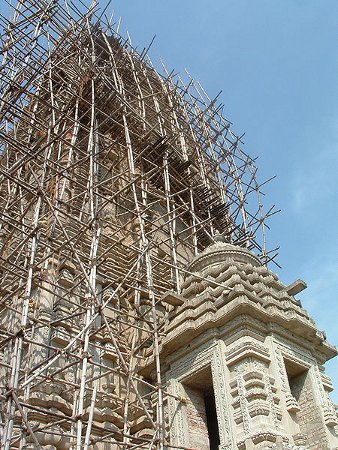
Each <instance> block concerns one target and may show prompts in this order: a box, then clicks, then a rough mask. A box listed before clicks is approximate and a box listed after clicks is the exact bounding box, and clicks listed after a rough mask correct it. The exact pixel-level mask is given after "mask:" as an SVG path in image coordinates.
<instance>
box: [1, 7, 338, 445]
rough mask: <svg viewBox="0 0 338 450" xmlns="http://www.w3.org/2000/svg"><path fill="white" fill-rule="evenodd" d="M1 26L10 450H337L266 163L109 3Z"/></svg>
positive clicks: (314, 335)
mask: <svg viewBox="0 0 338 450" xmlns="http://www.w3.org/2000/svg"><path fill="white" fill-rule="evenodd" d="M9 3H11V4H12V5H13V6H12V9H11V15H10V19H7V18H5V17H2V16H1V13H0V16H1V23H2V24H4V30H3V32H2V34H1V49H0V50H1V51H0V54H1V55H2V61H1V66H0V75H1V77H0V264H1V268H0V313H1V314H0V439H1V444H0V447H1V450H12V449H20V450H35V449H38V450H82V449H83V450H89V449H93V450H132V449H146V450H173V449H176V450H177V449H179V450H187V449H189V450H192V449H194V450H214V449H221V450H225V449H226V450H244V449H245V450H253V449H264V450H265V449H268V448H269V449H270V448H278V449H279V450H282V449H283V450H291V449H294V450H295V449H299V450H300V449H311V450H324V449H325V450H326V449H330V450H331V449H334V448H336V447H337V443H336V440H337V437H336V428H335V427H336V413H335V410H334V408H333V406H332V404H331V403H330V401H329V399H328V396H327V392H329V391H330V389H331V385H330V381H329V379H328V377H326V376H325V374H324V371H323V369H322V366H321V365H322V364H323V363H324V362H325V361H326V360H327V359H329V358H331V357H333V356H334V355H335V354H336V350H335V349H334V348H333V347H331V346H330V345H328V344H327V343H326V341H325V337H324V335H323V334H322V333H320V332H319V331H318V330H317V328H316V326H315V324H314V322H313V321H312V320H311V319H310V318H309V317H308V315H307V313H306V311H305V310H304V309H303V308H302V307H301V305H300V304H299V302H298V301H297V300H295V299H294V297H293V295H296V293H297V292H298V291H299V290H300V289H301V288H303V287H304V283H302V282H299V281H297V282H295V283H294V284H293V285H290V286H287V287H285V286H283V285H282V284H281V283H280V282H279V281H278V278H277V277H276V276H275V275H274V274H272V272H271V271H270V270H269V269H268V268H267V267H268V265H269V267H270V265H272V264H273V262H274V261H275V257H276V256H277V252H276V249H274V248H273V247H274V246H272V249H271V247H269V246H268V244H267V243H268V239H267V237H266V230H267V226H266V222H267V221H268V219H269V217H270V216H271V215H273V214H274V213H275V212H277V211H275V209H274V207H270V206H267V207H265V206H263V203H262V195H263V192H262V187H263V186H264V185H265V183H266V182H260V181H259V180H258V176H257V167H256V165H255V159H254V158H252V157H251V156H250V155H248V154H246V153H245V152H244V151H243V149H242V144H243V143H242V140H241V136H238V135H236V134H235V133H234V132H233V131H232V127H231V123H230V122H229V120H228V119H226V118H225V117H224V116H223V113H222V110H223V105H221V104H219V103H218V96H217V97H216V98H214V99H211V98H209V97H208V95H207V93H206V92H205V91H204V89H203V88H202V86H201V85H200V83H198V82H197V81H195V80H193V79H192V78H191V77H190V76H189V75H188V76H187V80H182V78H181V77H179V76H176V75H174V73H173V72H170V71H168V70H167V69H166V68H165V67H163V69H161V70H162V72H161V73H160V72H159V71H158V70H156V69H155V68H154V66H153V65H152V63H151V61H150V59H149V57H148V55H147V50H146V49H144V50H143V51H142V52H141V53H138V52H137V50H136V49H135V48H134V47H133V46H132V44H131V42H130V39H125V38H124V37H123V36H121V35H120V34H119V31H118V30H119V26H118V25H117V29H116V28H115V27H114V25H113V22H112V21H110V20H107V21H105V17H106V16H105V13H104V11H103V12H102V11H100V9H99V3H100V2H96V1H93V2H89V1H88V3H90V4H89V5H88V8H87V9H86V8H85V6H84V4H83V2H82V1H81V2H78V1H74V0H55V1H50V0H39V1H37V0H20V1H18V2H17V3H16V4H15V2H9Z"/></svg>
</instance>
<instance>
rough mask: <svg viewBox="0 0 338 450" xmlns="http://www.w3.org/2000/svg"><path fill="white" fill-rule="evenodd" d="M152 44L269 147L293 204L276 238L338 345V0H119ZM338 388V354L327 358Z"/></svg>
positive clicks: (131, 25)
mask: <svg viewBox="0 0 338 450" xmlns="http://www.w3.org/2000/svg"><path fill="white" fill-rule="evenodd" d="M112 8H114V11H115V17H116V18H117V17H118V16H122V30H124V31H126V30H128V31H129V33H130V36H131V39H132V42H133V44H134V45H135V46H137V47H138V48H139V50H140V51H141V50H142V49H143V47H147V45H148V43H149V42H150V41H151V39H152V37H153V36H154V35H155V34H156V39H155V42H154V44H153V46H152V48H151V50H150V56H151V59H152V60H153V62H154V63H155V64H156V63H158V62H159V59H160V58H162V59H163V60H164V61H165V63H166V65H167V67H168V68H169V70H171V69H175V70H176V71H179V72H181V73H183V72H184V69H185V68H187V69H188V70H189V72H190V73H191V74H192V76H193V77H194V78H197V79H198V80H199V81H200V82H201V83H202V85H203V86H204V88H205V89H206V90H207V92H208V93H209V95H210V97H213V96H215V95H216V94H217V93H218V92H219V91H220V90H222V91H223V92H222V94H221V98H220V101H221V102H222V103H224V105H225V115H226V116H227V118H229V120H231V121H232V122H233V124H234V126H233V129H234V130H235V132H237V133H238V134H241V133H243V132H244V131H245V132H246V135H245V138H244V141H245V146H244V149H245V150H246V152H247V153H249V154H250V155H252V156H258V157H259V159H258V161H257V165H258V166H259V169H260V176H261V179H262V180H263V179H266V178H269V177H270V176H272V175H277V179H276V180H274V181H273V182H272V183H271V184H270V185H268V186H266V190H265V191H266V194H267V195H266V202H267V204H270V203H276V204H277V205H278V206H279V207H280V208H281V209H282V212H281V213H280V214H279V215H277V216H274V218H273V220H272V221H271V232H270V236H269V241H270V242H271V243H272V244H277V245H280V246H281V249H280V256H279V263H280V264H281V265H282V266H283V268H282V269H281V270H277V269H274V268H272V269H273V270H274V271H276V272H277V273H278V275H279V276H280V278H281V280H282V281H283V282H284V283H285V284H289V283H291V282H292V281H294V280H296V279H297V278H301V279H304V280H305V281H306V282H307V284H308V288H307V289H306V290H305V291H304V292H303V293H302V294H300V295H299V296H298V298H300V299H301V300H302V302H303V306H304V307H305V308H306V309H307V310H308V311H309V312H310V314H311V315H312V317H313V318H314V319H315V320H316V322H317V324H318V326H319V328H320V329H322V330H325V331H326V333H327V336H328V341H329V342H330V343H332V344H335V345H338V326H337V318H338V301H337V293H338V276H337V275H338V252H337V249H338V234H337V220H338V187H337V186H338V183H337V172H338V170H337V169H338V151H337V144H338V98H337V97H338V84H337V75H338V52H337V42H338V26H337V25H338V22H337V17H338V2H337V1H336V0H254V1H253V0H213V1H209V2H206V1H203V0H184V1H179V0H170V1H156V0H142V1H141V0H129V1H127V0H115V1H113V3H112V7H111V9H112ZM327 372H328V374H329V375H330V376H331V377H332V378H333V381H334V385H335V387H336V388H337V392H336V393H335V394H334V395H333V399H334V400H335V401H336V402H337V403H338V360H337V361H331V362H329V363H328V364H327Z"/></svg>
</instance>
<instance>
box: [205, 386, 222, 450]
mask: <svg viewBox="0 0 338 450" xmlns="http://www.w3.org/2000/svg"><path fill="white" fill-rule="evenodd" d="M204 404H205V414H206V416H207V427H208V435H209V442H210V450H218V447H219V444H220V439H219V429H218V422H217V413H216V402H215V394H214V389H213V388H212V387H210V388H209V389H208V390H206V391H205V392H204Z"/></svg>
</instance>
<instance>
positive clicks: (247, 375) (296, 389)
mask: <svg viewBox="0 0 338 450" xmlns="http://www.w3.org/2000/svg"><path fill="white" fill-rule="evenodd" d="M188 273H189V275H187V276H186V278H185V280H184V282H183V283H182V292H181V294H180V295H177V294H174V293H172V292H171V293H167V294H166V295H164V297H163V299H162V301H163V302H164V303H167V304H168V303H169V304H170V305H176V306H170V308H172V311H171V315H170V320H169V322H168V324H167V330H166V337H165V339H164V341H163V345H162V349H161V357H162V359H163V361H165V366H166V367H167V369H166V381H167V389H168V392H169V395H170V400H169V402H168V416H169V419H168V421H169V423H168V425H171V427H170V428H171V435H170V437H171V443H172V444H173V445H175V446H177V448H189V449H196V450H197V449H198V450H204V449H209V448H210V449H212V450H213V449H216V448H218V449H222V450H237V449H238V450H253V449H260V450H263V449H264V450H267V449H279V450H327V449H336V448H338V434H337V433H338V427H337V422H338V420H337V412H336V410H335V407H334V406H333V404H332V402H331V400H330V399H329V395H328V394H329V392H330V391H331V390H332V386H331V383H330V380H329V378H328V377H327V375H325V374H324V370H323V367H322V364H323V363H325V361H327V360H328V359H330V358H332V357H333V356H335V355H336V353H337V351H336V349H335V348H334V347H332V346H331V345H329V344H328V343H327V342H326V339H325V335H324V334H323V333H321V332H320V331H318V329H317V328H316V325H315V323H314V321H313V320H312V319H311V318H310V317H309V316H308V313H307V312H306V311H305V309H303V308H302V305H301V303H300V301H298V300H296V299H295V298H294V297H293V296H292V295H290V294H291V293H294V292H295V291H297V287H296V288H295V285H297V283H296V284H294V285H292V286H291V287H286V286H284V285H283V284H282V283H281V282H280V281H279V280H278V278H277V276H276V275H275V274H273V273H272V272H271V271H269V270H268V269H267V268H266V267H265V266H262V265H261V263H260V262H259V260H258V258H256V257H255V256H254V255H253V254H252V253H251V252H249V251H248V250H246V249H243V248H239V247H235V246H233V245H231V244H227V243H224V242H222V238H221V237H220V238H219V239H218V242H216V243H215V244H213V245H211V246H209V247H208V248H207V249H206V250H204V251H203V252H202V253H200V254H198V255H197V256H196V257H195V259H194V260H193V261H192V263H191V264H190V266H189V267H188ZM299 284H301V283H300V282H299V283H298V285H299ZM150 369H151V366H149V367H148V370H150ZM210 390H212V391H213V395H214V399H215V406H214V409H215V411H214V413H215V416H216V417H217V425H218V430H216V431H215V426H213V429H210V427H211V428H212V425H210V424H209V423H208V420H207V417H206V416H207V415H208V414H212V413H210V412H209V411H208V408H209V409H210V406H208V402H209V400H207V397H206V395H207V393H208V392H210ZM203 399H204V400H203ZM203 401H204V402H205V404H204V407H203ZM208 433H209V439H210V442H208ZM212 435H213V437H212ZM216 435H217V436H216ZM197 442H198V443H199V444H198V443H197Z"/></svg>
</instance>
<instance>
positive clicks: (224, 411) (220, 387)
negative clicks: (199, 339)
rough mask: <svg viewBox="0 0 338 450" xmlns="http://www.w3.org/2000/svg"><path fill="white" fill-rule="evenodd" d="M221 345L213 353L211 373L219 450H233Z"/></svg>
mask: <svg viewBox="0 0 338 450" xmlns="http://www.w3.org/2000/svg"><path fill="white" fill-rule="evenodd" d="M221 344H222V343H219V344H218V345H217V346H216V347H215V349H214V353H213V358H212V364H211V372H212V380H213V386H214V393H215V402H216V412H217V420H218V428H219V436H220V441H221V443H220V446H219V450H232V449H233V448H234V446H233V442H232V438H231V430H230V420H229V409H230V408H229V405H228V399H227V395H226V392H227V386H226V378H227V376H226V370H227V367H226V364H225V361H224V356H223V352H222V348H221Z"/></svg>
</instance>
